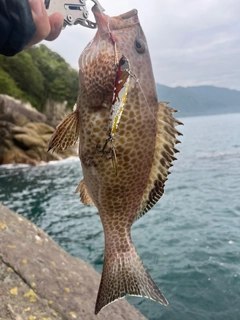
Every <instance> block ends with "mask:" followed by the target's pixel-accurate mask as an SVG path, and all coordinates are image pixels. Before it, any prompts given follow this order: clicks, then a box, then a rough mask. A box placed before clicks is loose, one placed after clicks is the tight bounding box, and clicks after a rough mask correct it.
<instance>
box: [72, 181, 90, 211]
mask: <svg viewBox="0 0 240 320" xmlns="http://www.w3.org/2000/svg"><path fill="white" fill-rule="evenodd" d="M75 193H80V201H81V202H82V203H83V204H85V205H87V206H95V204H94V202H93V201H92V198H91V196H90V195H89V193H88V190H87V187H86V184H85V181H84V179H83V180H81V181H80V182H79V184H78V186H77V189H76V190H75Z"/></svg>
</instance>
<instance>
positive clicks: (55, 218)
mask: <svg viewBox="0 0 240 320" xmlns="http://www.w3.org/2000/svg"><path fill="white" fill-rule="evenodd" d="M181 121H182V122H184V126H183V127H178V129H179V130H180V131H181V132H182V133H183V134H184V135H183V137H182V138H181V141H182V143H181V145H178V148H179V149H180V151H181V152H180V153H179V154H178V155H177V158H178V161H175V163H174V167H173V168H172V169H171V172H172V174H171V175H170V176H169V180H168V181H167V182H166V187H165V194H164V196H163V197H162V198H161V200H160V201H159V202H158V203H157V204H156V205H155V206H154V208H153V209H152V210H150V211H149V212H148V213H147V214H146V215H145V216H144V217H142V218H141V219H140V220H138V221H137V222H136V223H135V224H134V225H133V227H132V238H133V242H134V244H135V246H136V248H137V251H138V253H139V255H140V257H141V258H142V260H143V262H144V264H145V266H146V268H147V269H148V271H149V273H150V274H151V276H152V278H153V279H154V281H155V282H156V283H157V285H158V286H159V288H160V289H161V291H162V292H163V294H164V295H165V297H166V298H167V299H168V301H169V306H168V307H164V306H162V305H160V304H158V303H156V302H154V301H151V300H149V299H144V298H136V297H129V298H127V299H128V301H129V302H130V303H131V304H133V305H134V306H135V307H136V308H137V309H138V310H140V311H141V312H142V313H143V314H144V315H145V317H146V318H147V319H150V320H160V319H161V320H215V319H216V320H237V319H240V114H227V115H218V116H208V117H195V118H182V119H181ZM81 178H82V174H81V168H80V164H79V160H78V159H76V158H72V159H67V160H63V161H60V162H54V163H49V164H47V165H43V166H39V167H28V166H17V167H14V166H11V165H10V166H2V167H0V201H1V202H2V203H3V204H4V205H5V206H8V207H9V208H10V209H12V210H14V211H16V212H18V213H19V214H21V215H23V216H24V217H26V218H28V219H30V220H31V221H32V222H34V223H35V224H37V225H38V226H39V227H40V228H42V229H43V230H45V231H46V232H47V233H48V234H49V235H50V236H51V237H52V238H53V239H54V240H55V241H56V242H57V243H59V244H60V245H61V246H62V247H63V248H64V249H66V250H67V251H68V252H69V253H70V254H72V255H74V256H76V257H79V258H81V259H84V260H85V261H87V262H89V263H90V264H91V265H92V266H93V267H94V268H95V269H96V270H97V271H98V272H101V270H102V263H103V250H104V243H103V230H102V226H101V222H100V219H99V216H98V214H97V210H96V208H94V207H86V206H84V205H83V204H81V203H80V202H79V195H77V194H74V191H75V189H76V186H77V184H78V182H79V181H80V180H81ZM116 303H117V302H116ZM109 308H111V306H109ZM129 320H134V319H131V315H129Z"/></svg>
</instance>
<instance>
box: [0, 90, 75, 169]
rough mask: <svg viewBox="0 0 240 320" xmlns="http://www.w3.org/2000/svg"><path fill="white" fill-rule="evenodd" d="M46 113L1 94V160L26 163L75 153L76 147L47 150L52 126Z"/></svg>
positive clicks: (0, 162) (35, 162)
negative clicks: (54, 152)
mask: <svg viewBox="0 0 240 320" xmlns="http://www.w3.org/2000/svg"><path fill="white" fill-rule="evenodd" d="M46 121H47V119H46V116H45V115H43V114H41V113H40V112H38V111H36V110H35V109H33V108H31V107H29V106H26V105H23V104H22V103H21V102H20V101H18V100H15V99H13V98H11V97H9V96H7V95H0V164H9V163H25V164H30V165H37V164H39V163H41V162H42V161H45V162H48V161H51V160H60V159H63V158H66V157H69V156H76V155H77V151H76V147H74V148H71V149H70V150H68V151H67V152H64V153H61V154H53V153H48V152H47V150H48V142H49V140H50V138H51V136H52V134H53V132H54V130H55V129H54V128H53V127H52V126H50V125H48V124H46Z"/></svg>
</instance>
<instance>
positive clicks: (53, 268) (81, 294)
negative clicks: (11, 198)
mask: <svg viewBox="0 0 240 320" xmlns="http://www.w3.org/2000/svg"><path fill="white" fill-rule="evenodd" d="M0 282H1V285H0V305H1V309H0V320H7V319H9V320H10V319H14V320H16V319H17V320H25V319H26V320H29V319H33V320H34V319H39V320H43V319H48V320H50V319H67V320H70V319H86V320H91V319H96V317H97V318H98V319H109V320H110V319H116V320H121V319H122V320H123V319H129V320H131V319H134V320H144V319H145V320H146V318H145V317H144V316H143V315H142V314H140V312H138V311H137V310H136V309H134V307H132V306H131V305H130V304H129V303H128V302H127V301H126V300H125V299H122V300H119V301H117V302H115V303H114V304H111V305H110V306H108V307H107V308H105V309H103V310H102V311H101V312H100V314H99V315H97V316H96V315H94V305H95V299H96V296H97V291H98V286H99V283H100V275H99V274H98V273H97V272H96V271H95V270H94V269H93V268H92V267H91V266H90V265H88V264H87V263H85V262H84V261H82V260H80V259H78V258H75V257H72V256H70V255H69V254H68V253H67V252H66V251H64V250H63V249H62V248H61V247H59V246H58V245H57V244H56V243H55V242H54V241H53V240H52V239H51V238H50V237H49V236H48V235H47V234H46V233H45V232H44V231H42V230H41V229H39V228H38V227H36V226H35V225H34V224H33V223H32V222H30V221H28V220H27V219H25V218H24V217H22V216H20V215H18V214H16V213H14V212H13V211H11V210H10V209H8V208H7V207H5V206H3V205H2V204H0Z"/></svg>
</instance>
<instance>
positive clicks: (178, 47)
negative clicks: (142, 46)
mask: <svg viewBox="0 0 240 320" xmlns="http://www.w3.org/2000/svg"><path fill="white" fill-rule="evenodd" d="M69 2H71V1H69ZM100 3H101V5H102V6H103V7H104V8H105V13H106V14H108V15H110V16H115V15H119V14H122V13H124V12H127V11H129V10H131V9H134V8H135V9H137V10H138V14H139V19H140V23H141V26H142V28H143V30H144V33H145V36H146V38H147V41H148V46H149V50H150V55H151V60H152V65H153V71H154V76H155V81H156V82H157V83H160V84H163V85H166V86H170V87H176V86H182V87H187V86H199V85H213V86H217V87H225V88H229V89H236V90H240V1H239V0H148V1H140V0H115V1H113V0H100ZM93 4H94V3H93V2H92V1H90V0H88V1H87V8H88V9H89V11H91V7H92V6H93ZM89 18H90V20H92V21H94V17H93V15H92V13H91V15H90V16H89ZM95 33H96V30H93V29H88V28H84V27H82V26H80V25H77V26H71V27H69V26H67V27H66V28H65V30H63V31H62V33H61V35H60V36H59V38H58V39H56V40H55V41H53V42H47V41H44V43H45V44H46V45H47V46H48V47H50V48H51V49H52V50H54V51H56V52H58V53H59V54H60V55H61V56H63V57H64V59H65V60H66V61H67V62H68V63H69V64H70V65H71V66H72V67H74V68H76V69H78V58H79V56H80V54H81V52H82V51H83V49H84V48H85V47H86V45H87V44H88V42H90V41H91V39H92V38H93V37H94V35H95Z"/></svg>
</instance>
